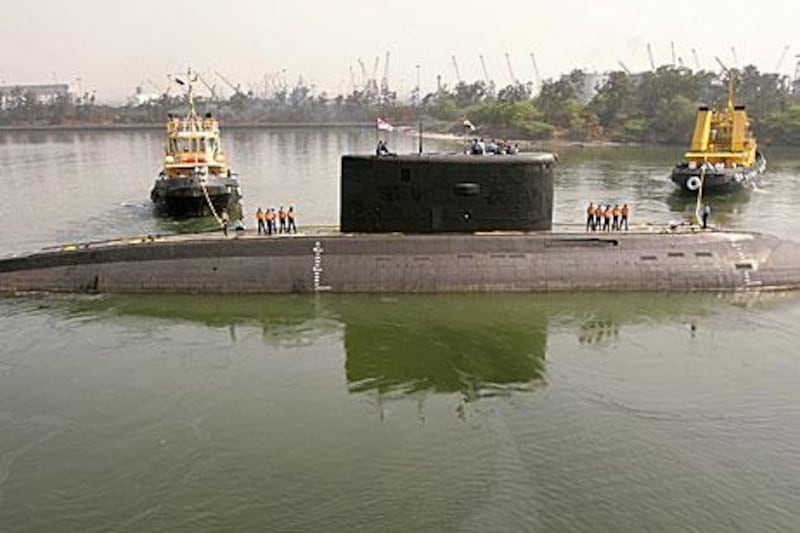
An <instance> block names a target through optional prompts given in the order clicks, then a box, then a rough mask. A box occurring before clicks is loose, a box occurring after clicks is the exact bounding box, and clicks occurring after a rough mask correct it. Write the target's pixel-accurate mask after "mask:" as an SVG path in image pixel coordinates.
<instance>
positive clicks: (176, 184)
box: [150, 177, 241, 217]
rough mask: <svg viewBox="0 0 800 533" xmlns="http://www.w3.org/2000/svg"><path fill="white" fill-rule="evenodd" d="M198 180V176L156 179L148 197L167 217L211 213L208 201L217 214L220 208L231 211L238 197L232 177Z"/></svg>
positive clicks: (234, 180) (236, 203)
mask: <svg viewBox="0 0 800 533" xmlns="http://www.w3.org/2000/svg"><path fill="white" fill-rule="evenodd" d="M201 179H202V178H200V177H190V178H161V179H158V180H156V182H155V184H154V185H153V190H152V191H151V192H150V198H151V199H152V200H153V202H154V203H155V204H156V207H157V208H159V209H162V210H163V211H165V212H166V213H167V214H168V215H171V216H177V217H191V216H207V215H211V214H212V212H211V207H210V205H209V201H210V202H211V205H213V206H214V211H216V212H217V214H219V213H220V211H222V210H223V209H226V210H227V211H228V213H229V214H234V213H233V212H234V211H235V210H236V209H237V208H238V204H239V200H240V199H241V192H240V189H239V184H238V182H237V181H236V179H235V178H232V177H230V178H228V177H226V178H210V179H205V181H204V182H201ZM204 185H205V190H204ZM206 193H207V196H206Z"/></svg>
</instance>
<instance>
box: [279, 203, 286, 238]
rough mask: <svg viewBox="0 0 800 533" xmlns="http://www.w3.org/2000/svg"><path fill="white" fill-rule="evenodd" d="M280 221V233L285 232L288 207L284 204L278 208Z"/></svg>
mask: <svg viewBox="0 0 800 533" xmlns="http://www.w3.org/2000/svg"><path fill="white" fill-rule="evenodd" d="M278 223H279V224H280V227H279V229H278V233H284V232H285V231H286V209H284V208H283V206H281V208H280V210H278Z"/></svg>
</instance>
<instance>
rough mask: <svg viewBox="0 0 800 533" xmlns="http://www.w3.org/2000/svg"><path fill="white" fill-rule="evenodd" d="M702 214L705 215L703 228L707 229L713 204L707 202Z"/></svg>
mask: <svg viewBox="0 0 800 533" xmlns="http://www.w3.org/2000/svg"><path fill="white" fill-rule="evenodd" d="M702 215H703V229H706V228H708V217H709V216H711V206H710V205H708V204H706V205H705V206H704V207H703V212H702Z"/></svg>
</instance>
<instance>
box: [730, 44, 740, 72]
mask: <svg viewBox="0 0 800 533" xmlns="http://www.w3.org/2000/svg"><path fill="white" fill-rule="evenodd" d="M731 54H733V66H734V67H735V68H739V58H738V57H736V48H735V47H733V46H731Z"/></svg>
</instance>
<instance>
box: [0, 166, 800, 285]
mask: <svg viewBox="0 0 800 533" xmlns="http://www.w3.org/2000/svg"><path fill="white" fill-rule="evenodd" d="M556 163H557V158H556V157H555V156H554V155H553V154H548V153H531V154H517V155H507V156H506V155H504V156H497V155H492V156H489V155H485V156H473V155H466V154H429V153H425V154H409V155H398V156H377V155H376V156H359V155H345V156H343V157H342V160H341V188H340V189H341V194H340V202H341V209H340V224H339V231H318V232H314V233H311V232H308V231H306V232H304V233H300V234H292V235H279V236H269V237H268V236H261V235H257V234H256V233H255V232H253V231H245V232H232V235H231V236H225V235H223V234H222V232H215V233H205V234H184V235H170V236H147V237H136V238H130V239H119V240H117V241H110V242H103V243H87V244H69V245H64V246H60V247H57V248H55V249H51V250H43V251H39V252H35V253H31V254H27V255H21V256H17V257H9V258H5V259H2V260H0V292H3V293H24V292H40V291H43V292H86V293H108V292H110V293H222V294H224V293H320V292H334V293H436V292H513V291H518V292H525V291H527V292H537V291H539V292H543V291H544V292H546V291H718V292H719V291H743V290H784V289H796V288H800V244H799V243H796V242H794V241H787V240H782V239H779V238H777V237H774V236H771V235H766V234H761V233H751V232H737V231H718V230H714V229H709V230H701V229H699V228H696V227H688V228H687V227H678V228H674V229H673V228H645V229H637V228H632V230H631V231H628V232H614V233H584V232H582V231H581V232H578V231H560V230H554V229H553V224H552V218H553V217H552V214H553V193H554V180H553V173H554V167H555V165H556ZM233 233H236V235H233Z"/></svg>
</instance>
